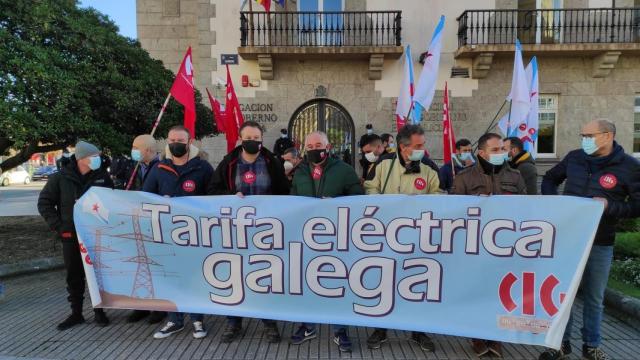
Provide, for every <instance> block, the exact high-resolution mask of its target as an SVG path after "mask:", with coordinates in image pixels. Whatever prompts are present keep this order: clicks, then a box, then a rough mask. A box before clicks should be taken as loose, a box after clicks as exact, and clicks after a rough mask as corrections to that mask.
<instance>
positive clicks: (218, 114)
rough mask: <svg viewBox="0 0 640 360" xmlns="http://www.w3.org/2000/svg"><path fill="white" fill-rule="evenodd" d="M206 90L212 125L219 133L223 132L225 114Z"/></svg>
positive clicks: (218, 102) (218, 103)
mask: <svg viewBox="0 0 640 360" xmlns="http://www.w3.org/2000/svg"><path fill="white" fill-rule="evenodd" d="M206 89H207V95H209V103H211V111H212V112H213V123H214V124H216V127H217V128H218V131H219V132H224V122H225V117H226V114H225V113H224V111H222V109H221V108H220V101H218V100H216V98H214V97H213V96H211V93H210V92H209V89H208V88H206Z"/></svg>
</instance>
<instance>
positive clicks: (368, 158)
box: [364, 151, 378, 163]
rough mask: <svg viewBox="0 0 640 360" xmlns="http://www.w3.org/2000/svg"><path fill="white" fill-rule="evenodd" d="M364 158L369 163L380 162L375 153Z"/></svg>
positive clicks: (370, 153) (369, 153)
mask: <svg viewBox="0 0 640 360" xmlns="http://www.w3.org/2000/svg"><path fill="white" fill-rule="evenodd" d="M364 158H365V159H367V161H368V162H370V163H374V162H376V161H378V156H377V155H376V154H374V153H373V151H371V152H368V153H364Z"/></svg>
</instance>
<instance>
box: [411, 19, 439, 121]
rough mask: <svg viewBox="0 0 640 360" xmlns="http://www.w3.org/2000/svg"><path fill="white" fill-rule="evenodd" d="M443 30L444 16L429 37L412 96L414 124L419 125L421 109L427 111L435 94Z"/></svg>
mask: <svg viewBox="0 0 640 360" xmlns="http://www.w3.org/2000/svg"><path fill="white" fill-rule="evenodd" d="M443 29H444V15H442V16H440V21H439V22H438V25H437V26H436V29H435V31H434V32H433V36H432V37H431V44H429V49H428V50H427V56H426V57H425V59H424V66H423V67H422V72H421V73H420V78H419V79H418V85H417V87H416V92H415V95H414V96H413V101H414V103H415V105H416V111H415V112H414V119H413V122H414V123H416V124H418V123H420V121H421V120H422V108H423V109H426V110H427V111H428V110H429V107H430V106H431V102H432V101H433V96H434V95H435V93H436V81H437V80H438V68H439V66H440V52H441V51H442V35H443ZM418 104H419V107H418ZM420 107H422V108H420ZM418 110H419V111H418ZM416 116H417V117H416Z"/></svg>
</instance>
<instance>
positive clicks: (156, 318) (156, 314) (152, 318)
mask: <svg viewBox="0 0 640 360" xmlns="http://www.w3.org/2000/svg"><path fill="white" fill-rule="evenodd" d="M166 316H167V313H166V312H165V311H152V312H151V314H150V315H149V319H147V322H148V323H149V324H158V323H160V322H162V320H164V318H165V317H166Z"/></svg>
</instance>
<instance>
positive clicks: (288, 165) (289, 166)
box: [284, 161, 293, 172]
mask: <svg viewBox="0 0 640 360" xmlns="http://www.w3.org/2000/svg"><path fill="white" fill-rule="evenodd" d="M291 170H293V163H292V162H291V161H285V162H284V171H285V172H289V171H291Z"/></svg>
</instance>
